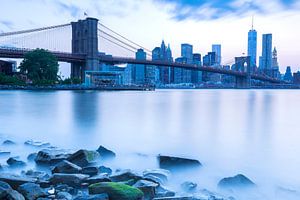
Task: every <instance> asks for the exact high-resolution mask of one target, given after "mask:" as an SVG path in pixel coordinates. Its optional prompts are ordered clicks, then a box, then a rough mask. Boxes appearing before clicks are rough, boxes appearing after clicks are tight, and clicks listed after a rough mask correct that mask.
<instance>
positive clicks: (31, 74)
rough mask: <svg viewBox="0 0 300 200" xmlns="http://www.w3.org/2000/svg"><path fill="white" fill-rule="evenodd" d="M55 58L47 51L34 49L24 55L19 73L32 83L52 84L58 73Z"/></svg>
mask: <svg viewBox="0 0 300 200" xmlns="http://www.w3.org/2000/svg"><path fill="white" fill-rule="evenodd" d="M58 66H59V65H58V61H57V58H56V57H55V56H54V55H53V54H52V53H50V52H49V51H47V50H44V49H36V50H33V51H31V52H28V53H26V54H25V57H24V60H23V61H22V62H21V64H20V67H19V68H20V71H21V72H22V73H24V74H27V77H28V78H29V79H30V80H32V81H33V83H49V82H52V83H54V82H55V81H56V80H57V77H58V76H57V72H58Z"/></svg>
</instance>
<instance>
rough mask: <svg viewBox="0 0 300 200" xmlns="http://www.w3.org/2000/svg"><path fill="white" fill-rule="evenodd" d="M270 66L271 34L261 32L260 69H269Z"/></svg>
mask: <svg viewBox="0 0 300 200" xmlns="http://www.w3.org/2000/svg"><path fill="white" fill-rule="evenodd" d="M271 68H272V34H270V33H269V34H263V39H262V63H261V69H262V70H264V71H269V70H271Z"/></svg>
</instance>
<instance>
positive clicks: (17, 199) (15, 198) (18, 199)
mask: <svg viewBox="0 0 300 200" xmlns="http://www.w3.org/2000/svg"><path fill="white" fill-rule="evenodd" d="M4 199H5V200H25V198H24V197H23V195H21V194H20V193H19V192H18V191H16V190H9V191H8V192H7V194H6V196H5V197H4Z"/></svg>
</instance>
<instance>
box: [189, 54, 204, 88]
mask: <svg viewBox="0 0 300 200" xmlns="http://www.w3.org/2000/svg"><path fill="white" fill-rule="evenodd" d="M193 64H194V65H197V66H198V67H200V66H201V54H200V53H194V54H193ZM191 81H192V83H193V84H199V83H201V82H202V72H201V71H192V78H191Z"/></svg>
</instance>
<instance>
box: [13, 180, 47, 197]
mask: <svg viewBox="0 0 300 200" xmlns="http://www.w3.org/2000/svg"><path fill="white" fill-rule="evenodd" d="M18 191H19V192H20V193H21V194H22V195H23V196H24V197H25V198H26V199H27V200H35V199H37V198H39V197H46V196H47V195H48V193H47V192H46V191H45V190H44V189H42V188H41V187H40V186H39V185H38V184H35V183H25V184H23V185H20V186H19V188H18Z"/></svg>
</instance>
